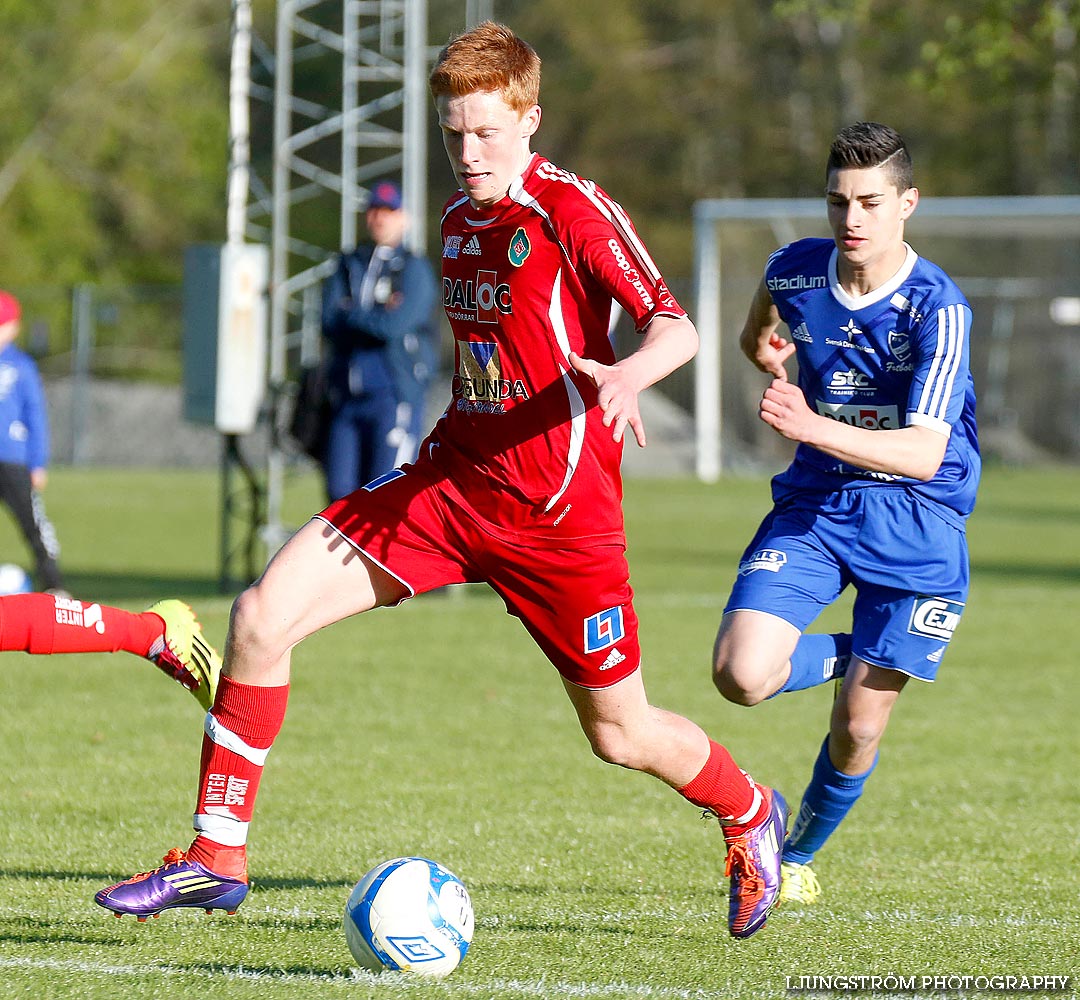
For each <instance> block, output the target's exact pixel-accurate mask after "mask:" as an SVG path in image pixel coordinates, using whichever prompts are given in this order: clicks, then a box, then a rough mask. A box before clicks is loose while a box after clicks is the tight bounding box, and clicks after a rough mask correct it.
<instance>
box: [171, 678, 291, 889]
mask: <svg viewBox="0 0 1080 1000" xmlns="http://www.w3.org/2000/svg"><path fill="white" fill-rule="evenodd" d="M288 699H289V686H288V684H285V685H282V686H281V687H257V686H255V685H251V684H240V683H239V682H237V681H234V680H233V679H232V678H231V677H227V676H222V678H221V681H220V683H219V684H218V689H217V697H216V698H215V699H214V707H213V708H212V709H211V710H210V715H209V716H208V717H207V732H206V734H205V735H204V736H203V745H202V761H201V765H200V771H199V797H198V801H197V802H196V805H195V829H196V830H197V831H198V836H196V838H195V840H194V841H193V842H192V844H191V847H189V848H188V852H187V854H188V857H189V858H190V859H191V860H192V861H197V862H199V863H200V864H202V865H205V866H206V867H207V868H209V869H210V870H211V871H213V872H216V873H217V874H218V875H231V876H233V877H245V876H246V872H247V851H246V847H245V845H246V844H247V828H248V824H249V823H250V822H251V817H252V814H253V812H254V810H255V796H256V794H257V793H258V790H259V779H260V778H261V777H262V772H263V764H264V762H265V760H266V754H267V752H268V751H269V750H270V747H271V746H272V745H273V743H274V740H275V738H276V737H277V734H278V732H279V731H280V730H281V724H282V722H283V721H284V719H285V707H286V705H287V704H288Z"/></svg>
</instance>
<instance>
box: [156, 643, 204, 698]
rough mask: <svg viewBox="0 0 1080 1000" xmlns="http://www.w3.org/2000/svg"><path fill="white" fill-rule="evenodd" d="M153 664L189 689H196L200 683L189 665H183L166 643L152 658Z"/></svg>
mask: <svg viewBox="0 0 1080 1000" xmlns="http://www.w3.org/2000/svg"><path fill="white" fill-rule="evenodd" d="M154 665H155V666H156V667H157V668H158V669H159V670H161V671H162V672H163V673H165V674H167V675H168V676H169V677H171V678H172V679H173V680H174V681H178V682H179V683H180V684H181V685H182V686H184V687H186V688H187V689H188V690H189V691H197V690H198V688H199V686H200V684H201V683H202V680H201V679H200V678H199V677H197V676H196V675H195V673H194V671H192V670H191V668H190V667H186V666H184V662H183V661H182V660H181V659H180V657H179V656H177V655H176V652H175V651H174V650H173V648H172V646H171V645H170V644H168V643H166V645H165V646H164V647H163V648H162V650H161V652H160V653H158V655H157V656H156V657H155V658H154Z"/></svg>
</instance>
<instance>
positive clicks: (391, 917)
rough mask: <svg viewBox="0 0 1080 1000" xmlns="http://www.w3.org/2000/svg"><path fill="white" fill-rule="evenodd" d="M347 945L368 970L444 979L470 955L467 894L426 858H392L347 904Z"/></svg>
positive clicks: (364, 880)
mask: <svg viewBox="0 0 1080 1000" xmlns="http://www.w3.org/2000/svg"><path fill="white" fill-rule="evenodd" d="M344 927H345V940H346V941H347V942H348V944H349V951H351V952H352V954H353V958H355V959H356V961H357V963H358V964H359V965H361V966H362V967H363V968H365V969H369V970H370V971H372V972H382V971H384V970H386V969H393V970H400V971H404V972H415V973H417V974H419V975H422V976H445V975H448V974H449V973H451V972H453V971H454V969H456V968H457V967H458V965H459V963H460V962H461V960H462V959H463V958H464V957H465V952H467V951H468V950H469V944H470V942H471V941H472V936H473V908H472V900H471V899H470V898H469V891H468V889H466V888H465V886H464V885H463V884H462V882H461V880H460V879H459V878H458V877H457V876H456V875H454V874H452V873H451V872H449V871H447V870H446V869H445V868H443V866H442V865H440V864H436V863H435V862H434V861H429V860H428V859H427V858H394V859H393V860H391V861H384V862H383V863H382V864H381V865H378V866H377V867H375V868H372V869H371V871H369V872H368V873H367V874H366V875H365V876H364V877H363V878H362V879H360V881H359V882H357V883H356V886H355V888H354V889H353V891H352V892H351V893H350V894H349V901H348V902H347V903H346V904H345V919H344Z"/></svg>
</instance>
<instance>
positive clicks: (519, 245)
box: [506, 227, 532, 267]
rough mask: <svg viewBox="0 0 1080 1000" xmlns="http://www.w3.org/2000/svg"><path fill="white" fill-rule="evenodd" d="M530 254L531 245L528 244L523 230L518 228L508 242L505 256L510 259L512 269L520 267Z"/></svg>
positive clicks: (527, 238)
mask: <svg viewBox="0 0 1080 1000" xmlns="http://www.w3.org/2000/svg"><path fill="white" fill-rule="evenodd" d="M530 253H532V245H531V244H530V243H529V237H528V236H526V235H525V230H524V229H521V228H520V227H519V228H518V231H517V232H516V233H514V235H513V238H512V239H511V240H510V247H509V249H508V250H507V251H506V256H507V257H509V258H510V263H511V264H513V265H514V267H521V265H522V264H524V263H525V260H526V259H527V258H528V256H529V254H530Z"/></svg>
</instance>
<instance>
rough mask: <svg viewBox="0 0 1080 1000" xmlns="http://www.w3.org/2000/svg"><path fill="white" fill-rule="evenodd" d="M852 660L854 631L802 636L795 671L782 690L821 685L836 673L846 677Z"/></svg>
mask: <svg viewBox="0 0 1080 1000" xmlns="http://www.w3.org/2000/svg"><path fill="white" fill-rule="evenodd" d="M849 662H851V635H850V633H848V632H836V633H834V634H832V635H826V634H822V633H814V634H812V635H804V636H801V637H800V638H799V641H798V643H796V645H795V652H793V653H792V654H791V674H790V676H789V677H788V679H787V680H786V681H784V686H783V687H782V688H780V690H779V691H777V692H776V694H773V695H770V697H771V698H775V697H776V695H777V694H780V693H781V692H782V691H802V690H803V689H804V688H812V687H817V685H818V684H824V683H825V682H826V681H831V680H832V679H833V678H835V677H843V676H844V674H845V673H846V672H847V668H848V663H849Z"/></svg>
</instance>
